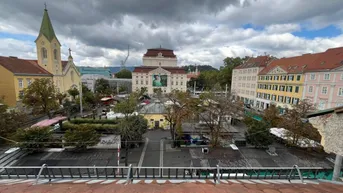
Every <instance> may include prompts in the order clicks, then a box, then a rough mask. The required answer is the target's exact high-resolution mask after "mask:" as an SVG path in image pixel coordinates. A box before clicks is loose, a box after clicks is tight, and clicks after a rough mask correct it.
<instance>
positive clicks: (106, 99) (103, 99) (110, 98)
mask: <svg viewBox="0 0 343 193" xmlns="http://www.w3.org/2000/svg"><path fill="white" fill-rule="evenodd" d="M112 99H113V98H112V97H104V98H102V99H100V100H101V101H109V100H112Z"/></svg>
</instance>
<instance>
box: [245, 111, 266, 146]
mask: <svg viewBox="0 0 343 193" xmlns="http://www.w3.org/2000/svg"><path fill="white" fill-rule="evenodd" d="M244 122H245V123H246V125H247V126H248V131H247V132H246V134H245V135H246V140H247V142H248V143H249V144H252V145H254V146H255V147H258V148H261V147H267V146H268V145H270V144H272V143H273V137H272V135H271V134H270V132H269V129H270V127H269V126H268V124H267V123H266V122H264V121H261V122H260V121H256V120H255V119H253V118H251V117H246V118H245V120H244Z"/></svg>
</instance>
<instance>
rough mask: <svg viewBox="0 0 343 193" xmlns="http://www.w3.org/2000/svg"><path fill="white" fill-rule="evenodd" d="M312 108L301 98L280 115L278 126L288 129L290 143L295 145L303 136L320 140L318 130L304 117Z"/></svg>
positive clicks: (311, 105)
mask: <svg viewBox="0 0 343 193" xmlns="http://www.w3.org/2000/svg"><path fill="white" fill-rule="evenodd" d="M314 110H315V108H314V106H313V104H311V103H310V102H309V101H307V100H302V101H300V102H299V103H298V104H296V105H293V108H292V109H287V110H286V112H285V114H284V115H283V116H282V120H281V121H280V123H279V127H283V128H285V129H287V130H288V131H289V134H288V135H289V136H290V137H291V138H292V141H290V143H291V144H292V145H296V144H297V143H298V141H299V139H301V138H303V137H305V138H309V139H312V140H315V141H320V139H321V137H320V134H319V132H318V130H317V129H316V128H314V127H313V126H312V125H311V124H310V123H308V122H307V121H306V120H305V119H304V118H305V117H306V115H307V114H308V113H309V112H311V111H314Z"/></svg>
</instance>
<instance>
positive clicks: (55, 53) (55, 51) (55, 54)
mask: <svg viewBox="0 0 343 193" xmlns="http://www.w3.org/2000/svg"><path fill="white" fill-rule="evenodd" d="M54 59H55V60H57V49H54Z"/></svg>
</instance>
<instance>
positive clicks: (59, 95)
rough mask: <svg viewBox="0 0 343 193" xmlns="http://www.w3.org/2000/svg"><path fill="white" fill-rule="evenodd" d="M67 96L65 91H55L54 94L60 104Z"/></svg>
mask: <svg viewBox="0 0 343 193" xmlns="http://www.w3.org/2000/svg"><path fill="white" fill-rule="evenodd" d="M66 97H67V94H65V93H60V92H59V93H57V94H56V98H57V100H58V103H59V104H60V105H62V104H63V100H64V99H65V98H66Z"/></svg>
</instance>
